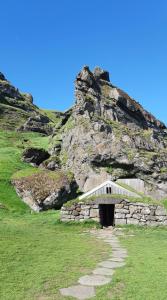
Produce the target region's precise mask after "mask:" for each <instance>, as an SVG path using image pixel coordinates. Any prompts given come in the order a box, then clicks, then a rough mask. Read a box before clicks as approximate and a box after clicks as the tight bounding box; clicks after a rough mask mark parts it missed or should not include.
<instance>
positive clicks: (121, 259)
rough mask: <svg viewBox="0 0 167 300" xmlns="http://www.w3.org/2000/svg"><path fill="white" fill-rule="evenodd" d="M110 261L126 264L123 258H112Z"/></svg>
mask: <svg viewBox="0 0 167 300" xmlns="http://www.w3.org/2000/svg"><path fill="white" fill-rule="evenodd" d="M109 260H110V261H118V262H124V259H123V258H122V257H112V258H109Z"/></svg>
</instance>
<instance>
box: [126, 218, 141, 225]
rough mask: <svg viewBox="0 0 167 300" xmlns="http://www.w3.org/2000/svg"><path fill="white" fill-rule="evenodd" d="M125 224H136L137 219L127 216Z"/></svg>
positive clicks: (137, 222)
mask: <svg viewBox="0 0 167 300" xmlns="http://www.w3.org/2000/svg"><path fill="white" fill-rule="evenodd" d="M127 224H133V225H138V224H139V220H137V219H133V218H129V219H127Z"/></svg>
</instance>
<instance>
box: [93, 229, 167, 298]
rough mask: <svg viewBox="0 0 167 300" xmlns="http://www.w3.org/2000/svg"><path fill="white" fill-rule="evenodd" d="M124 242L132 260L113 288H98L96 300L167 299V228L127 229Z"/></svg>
mask: <svg viewBox="0 0 167 300" xmlns="http://www.w3.org/2000/svg"><path fill="white" fill-rule="evenodd" d="M124 231H125V237H122V238H121V243H122V245H123V246H125V248H126V249H127V250H128V254H129V257H128V258H127V264H126V266H125V267H124V268H121V269H117V271H116V273H115V276H114V277H113V281H112V283H111V284H110V285H107V286H105V287H102V288H98V292H97V296H96V297H95V298H94V299H96V300H109V299H112V300H118V299H119V300H146V299H147V300H156V299H159V300H166V299H167V229H166V228H139V227H129V228H127V227H126V228H124ZM131 235H134V236H131Z"/></svg>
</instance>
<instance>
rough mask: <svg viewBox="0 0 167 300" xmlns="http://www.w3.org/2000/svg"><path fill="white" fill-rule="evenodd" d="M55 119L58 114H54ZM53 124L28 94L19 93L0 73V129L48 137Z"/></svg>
mask: <svg viewBox="0 0 167 300" xmlns="http://www.w3.org/2000/svg"><path fill="white" fill-rule="evenodd" d="M54 114H55V117H56V116H57V117H60V113H58V112H54ZM54 125H55V124H54V122H53V121H52V120H51V119H50V118H49V117H48V116H46V115H45V114H44V113H43V112H42V111H41V110H40V109H39V108H38V107H37V106H36V105H34V104H33V97H32V95H30V94H26V93H21V92H20V91H19V90H18V89H16V88H15V87H14V86H13V85H11V83H10V82H9V81H7V79H6V78H5V76H4V75H3V74H2V73H1V72H0V128H2V129H8V130H14V129H17V130H19V131H34V132H39V133H42V134H46V135H50V134H51V133H52V132H53V127H54Z"/></svg>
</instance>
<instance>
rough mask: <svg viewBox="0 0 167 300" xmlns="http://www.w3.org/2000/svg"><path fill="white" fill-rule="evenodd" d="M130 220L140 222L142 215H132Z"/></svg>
mask: <svg viewBox="0 0 167 300" xmlns="http://www.w3.org/2000/svg"><path fill="white" fill-rule="evenodd" d="M132 218H133V219H137V220H140V219H141V218H142V215H141V214H133V216H132Z"/></svg>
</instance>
